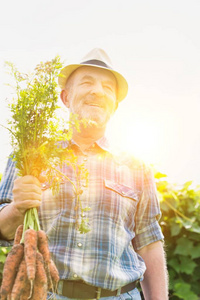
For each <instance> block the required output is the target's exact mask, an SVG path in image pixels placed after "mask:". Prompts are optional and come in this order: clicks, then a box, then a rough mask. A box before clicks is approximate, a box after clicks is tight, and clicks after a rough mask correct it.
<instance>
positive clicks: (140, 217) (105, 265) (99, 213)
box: [0, 138, 163, 290]
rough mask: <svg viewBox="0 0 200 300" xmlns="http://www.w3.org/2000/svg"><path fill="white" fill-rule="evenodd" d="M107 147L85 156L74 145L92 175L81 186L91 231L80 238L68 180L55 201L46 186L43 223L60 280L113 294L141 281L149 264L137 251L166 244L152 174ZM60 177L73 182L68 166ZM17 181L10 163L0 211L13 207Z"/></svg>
mask: <svg viewBox="0 0 200 300" xmlns="http://www.w3.org/2000/svg"><path fill="white" fill-rule="evenodd" d="M106 143H107V142H106V140H105V138H102V139H100V140H99V141H98V142H97V143H95V144H94V145H93V147H91V148H90V149H89V150H88V151H87V152H85V153H82V152H81V150H80V149H79V147H78V146H77V145H75V144H74V143H73V145H72V148H73V149H74V151H75V153H76V155H77V156H78V163H79V164H80V163H85V167H86V168H87V169H88V171H89V183H88V185H86V182H85V181H84V180H83V181H82V182H81V185H82V187H83V193H82V195H81V202H82V205H83V207H86V206H89V207H91V210H90V211H87V212H85V217H88V218H89V222H90V227H91V231H90V232H88V233H87V234H80V233H79V232H78V231H77V230H76V229H75V227H76V224H75V222H76V211H75V205H76V203H75V202H76V201H75V200H74V195H73V191H72V185H71V183H70V182H69V181H67V180H64V181H63V182H62V183H61V185H60V191H59V194H56V195H52V192H51V190H50V189H49V186H48V184H43V186H42V189H43V201H42V204H41V207H40V210H39V218H40V222H41V227H42V228H43V229H44V230H45V231H46V232H47V234H48V237H49V245H50V251H51V254H52V258H53V260H54V261H55V263H56V265H57V267H58V270H59V272H60V277H61V279H70V280H73V279H79V280H80V279H82V280H84V281H85V282H87V283H89V284H92V285H95V286H99V287H101V288H105V289H110V290H115V289H118V288H119V287H121V286H124V285H126V284H128V283H130V282H133V281H135V280H137V279H139V278H140V279H141V280H142V278H143V274H144V272H145V264H144V261H143V260H142V258H141V257H140V256H139V255H138V254H137V253H136V250H138V249H140V248H142V247H144V246H146V245H148V244H150V243H153V242H156V241H158V240H162V239H163V235H162V232H161V229H160V226H159V224H158V220H159V218H160V208H159V203H158V198H157V193H156V188H155V182H154V178H153V175H152V172H151V170H150V169H149V168H148V167H146V166H145V165H144V164H143V163H142V162H141V161H139V160H136V159H134V158H133V157H130V156H125V155H120V156H114V155H112V153H111V152H110V151H109V148H108V146H107V144H106ZM66 146H67V144H64V147H66ZM61 171H62V172H64V173H65V174H67V176H68V177H69V178H70V179H71V180H73V181H74V180H75V177H74V174H73V172H72V169H71V168H70V167H69V166H67V165H63V167H62V169H61ZM15 178H16V171H15V168H14V163H13V162H11V161H10V160H9V161H8V166H7V168H6V172H5V174H4V176H3V179H2V183H1V187H0V203H1V205H5V203H6V202H10V201H12V187H13V180H14V179H15Z"/></svg>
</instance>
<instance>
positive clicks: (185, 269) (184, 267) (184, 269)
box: [180, 256, 197, 275]
mask: <svg viewBox="0 0 200 300" xmlns="http://www.w3.org/2000/svg"><path fill="white" fill-rule="evenodd" d="M180 261H181V263H180V272H181V273H185V274H188V275H190V274H192V273H193V271H194V269H195V267H196V266H197V264H196V263H195V262H194V261H192V260H191V258H189V257H187V256H182V257H180Z"/></svg>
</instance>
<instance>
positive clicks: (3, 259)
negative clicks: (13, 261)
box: [0, 254, 6, 263]
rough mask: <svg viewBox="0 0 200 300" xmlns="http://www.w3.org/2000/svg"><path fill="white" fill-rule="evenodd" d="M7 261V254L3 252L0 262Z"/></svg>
mask: <svg viewBox="0 0 200 300" xmlns="http://www.w3.org/2000/svg"><path fill="white" fill-rule="evenodd" d="M5 261H6V256H5V255H3V254H0V262H2V263H4V262H5Z"/></svg>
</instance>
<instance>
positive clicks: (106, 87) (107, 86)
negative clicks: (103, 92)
mask: <svg viewBox="0 0 200 300" xmlns="http://www.w3.org/2000/svg"><path fill="white" fill-rule="evenodd" d="M104 88H105V89H107V90H109V91H113V88H112V87H111V86H110V85H104Z"/></svg>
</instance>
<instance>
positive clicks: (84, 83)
mask: <svg viewBox="0 0 200 300" xmlns="http://www.w3.org/2000/svg"><path fill="white" fill-rule="evenodd" d="M81 84H82V85H90V84H91V82H90V81H84V82H82V83H81Z"/></svg>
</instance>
